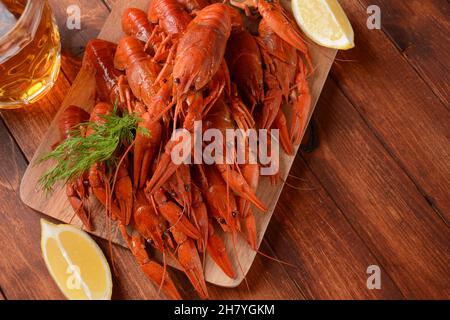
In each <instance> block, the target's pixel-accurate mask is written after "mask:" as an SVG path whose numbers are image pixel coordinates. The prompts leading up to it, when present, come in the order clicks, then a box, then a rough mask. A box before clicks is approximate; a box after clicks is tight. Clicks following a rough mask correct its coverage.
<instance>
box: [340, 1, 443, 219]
mask: <svg viewBox="0 0 450 320" xmlns="http://www.w3.org/2000/svg"><path fill="white" fill-rule="evenodd" d="M341 4H342V5H343V7H344V9H345V10H346V12H347V13H348V15H349V18H350V20H351V21H352V23H353V27H354V29H355V37H356V48H355V49H354V50H350V51H348V52H342V53H341V54H340V58H343V59H345V60H352V61H354V62H340V63H339V64H338V65H337V66H336V67H335V68H333V70H332V76H333V78H334V79H336V82H337V83H338V86H339V87H340V88H341V89H342V90H343V92H344V94H345V95H346V96H347V97H348V98H349V99H350V101H351V103H352V104H353V105H354V106H355V108H356V110H357V111H358V112H359V114H360V115H361V116H362V117H363V118H364V121H366V122H367V125H368V126H369V127H370V128H371V130H373V132H374V134H375V135H376V136H377V138H378V139H379V140H380V141H381V142H382V144H383V145H384V147H385V148H386V149H387V150H388V151H389V153H390V154H391V155H392V156H393V157H394V158H395V159H396V161H398V163H399V164H400V165H401V167H403V168H404V169H405V170H406V172H407V173H408V175H409V176H410V178H411V179H412V180H413V181H414V183H415V184H416V185H417V188H418V189H419V190H420V192H421V193H423V195H424V196H425V197H426V198H427V200H428V201H429V202H430V203H431V204H432V205H433V206H434V207H435V208H436V211H437V212H438V214H440V215H442V216H443V217H444V219H446V220H447V221H448V220H449V218H450V193H449V191H448V189H449V188H448V181H449V177H450V139H449V137H450V126H449V125H448V124H449V123H450V113H449V111H448V109H446V108H445V106H444V105H443V104H442V102H441V101H440V100H439V99H438V98H437V97H436V96H435V95H434V94H433V92H432V91H431V90H430V88H429V87H428V86H427V84H426V83H425V82H424V81H423V80H422V79H421V78H420V77H418V76H417V73H416V71H415V70H414V69H413V68H412V67H411V65H410V64H409V63H408V62H407V61H406V60H405V58H404V57H403V56H402V55H401V54H400V53H399V52H398V50H397V48H396V47H395V46H394V45H393V44H392V42H391V41H390V40H389V39H388V37H387V36H386V35H385V34H384V33H383V32H382V31H377V30H368V29H367V26H366V19H367V14H366V8H365V7H364V6H362V5H361V4H360V3H358V2H355V1H351V0H344V1H341ZM346 123H347V124H348V125H350V124H351V123H350V122H349V121H346Z"/></svg>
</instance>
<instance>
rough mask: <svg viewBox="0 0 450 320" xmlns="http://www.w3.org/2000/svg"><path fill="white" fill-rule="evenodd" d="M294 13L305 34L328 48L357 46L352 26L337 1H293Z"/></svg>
mask: <svg viewBox="0 0 450 320" xmlns="http://www.w3.org/2000/svg"><path fill="white" fill-rule="evenodd" d="M291 6H292V12H293V14H294V17H295V20H296V21H297V23H298V25H299V26H300V28H301V29H302V30H303V32H304V33H305V34H306V35H307V36H308V37H309V38H310V39H311V40H313V41H314V42H316V43H317V44H319V45H322V46H324V47H328V48H334V49H341V50H347V49H351V48H353V47H354V46H355V43H354V33H353V29H352V25H351V24H350V21H349V20H348V18H347V15H346V14H345V12H344V10H343V9H342V7H341V5H340V4H339V2H338V1H337V0H292V2H291Z"/></svg>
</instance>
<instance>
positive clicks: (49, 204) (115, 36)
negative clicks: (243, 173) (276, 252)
mask: <svg viewBox="0 0 450 320" xmlns="http://www.w3.org/2000/svg"><path fill="white" fill-rule="evenodd" d="M149 2H150V1H149V0H132V1H125V0H120V1H116V4H115V6H114V8H113V10H112V12H111V14H110V16H109V17H108V19H107V20H106V22H105V25H104V27H103V29H102V31H101V32H100V35H99V38H101V39H105V40H109V41H112V42H117V41H118V40H119V39H120V38H121V36H122V35H123V33H122V30H121V24H120V20H121V15H122V12H123V10H124V9H125V8H127V7H136V8H141V9H144V10H146V9H147V7H148V4H149ZM309 49H310V54H311V57H312V60H313V62H314V65H315V70H314V73H313V74H312V75H311V76H310V77H309V79H308V82H309V84H310V90H311V96H312V103H313V105H314V106H315V104H316V103H317V100H318V98H319V95H320V93H321V91H322V88H323V85H324V83H325V80H326V78H327V76H328V73H329V70H330V68H331V65H332V64H333V61H334V58H335V56H336V52H337V51H336V50H333V49H327V48H323V47H320V46H317V45H313V44H310V45H309ZM94 96H95V77H94V75H93V74H92V71H90V70H87V69H84V68H82V69H81V71H80V72H79V74H78V76H77V78H76V79H75V81H74V83H73V85H72V87H71V89H70V91H69V92H68V93H67V97H66V98H65V100H64V102H63V103H62V105H61V109H60V110H59V112H58V114H57V115H56V117H55V119H54V120H53V122H52V124H51V125H50V128H49V129H48V131H47V133H46V134H45V136H44V137H43V139H42V143H41V145H40V146H39V148H38V149H37V151H36V153H35V155H34V157H33V159H32V161H31V163H30V165H29V166H28V168H27V171H26V172H25V175H24V177H23V179H22V183H21V187H20V196H21V199H22V201H23V202H24V203H25V204H26V205H28V206H29V207H31V208H33V209H34V210H37V211H40V212H42V213H44V214H46V215H49V216H51V217H53V218H56V219H58V220H60V221H62V222H64V223H70V224H72V225H75V226H78V227H81V228H82V224H81V222H80V220H79V219H78V217H77V216H76V215H75V214H74V212H73V210H72V208H71V207H70V205H69V203H68V200H67V197H66V195H65V189H64V188H63V186H62V185H59V186H56V187H55V189H54V192H53V193H52V194H45V193H44V192H43V191H42V190H40V188H39V186H38V179H39V177H40V176H41V175H42V173H43V172H45V171H47V170H48V169H49V168H50V167H51V166H52V163H49V162H47V163H43V164H37V159H40V158H41V157H42V155H44V154H46V153H48V152H49V151H50V150H51V147H52V145H54V144H55V143H56V142H57V141H58V139H59V133H58V126H57V123H58V119H59V116H60V115H61V113H62V112H63V111H64V110H65V108H66V107H67V106H69V105H77V106H80V107H83V108H84V109H86V110H87V111H90V110H92V108H93V106H94ZM310 116H311V115H310ZM293 161H294V157H290V156H287V155H285V154H284V153H282V152H281V159H280V166H281V170H282V171H281V172H282V176H283V181H285V180H286V178H287V176H288V174H289V170H290V168H291V165H292V163H293ZM282 189H283V184H280V185H278V186H275V187H274V186H272V185H271V184H270V181H269V179H268V178H262V179H261V182H260V186H259V188H258V195H259V197H260V199H263V201H264V202H265V203H266V204H267V206H268V208H269V211H268V212H267V213H265V214H262V213H260V212H255V216H256V224H257V230H258V243H261V241H262V238H263V236H264V233H265V231H266V229H267V226H268V224H269V222H270V219H271V217H272V214H273V212H274V209H275V206H276V204H277V201H278V198H279V196H280V194H281V191H282ZM91 198H93V197H91ZM91 201H92V203H91V205H90V207H92V212H91V214H92V218H93V223H94V226H95V227H96V230H95V231H94V232H93V234H95V235H97V236H99V237H101V238H104V239H111V240H112V241H113V242H114V243H117V244H120V245H122V246H126V245H125V242H124V241H123V239H122V238H121V236H120V234H119V233H118V230H117V226H115V225H114V224H111V223H110V222H109V220H106V219H105V213H104V209H103V208H102V207H101V206H100V205H99V204H98V202H97V201H96V200H95V199H93V200H91ZM297 214H301V213H297ZM223 237H224V238H225V242H226V245H227V248H228V252H229V253H230V256H231V257H232V261H233V264H234V269H235V271H236V273H237V278H236V279H230V278H229V277H227V276H226V275H225V274H224V273H223V272H222V271H221V270H220V268H218V267H217V266H216V265H215V264H214V262H213V261H212V260H211V258H210V257H206V263H205V277H206V280H207V281H208V282H210V283H213V284H216V285H219V286H224V287H235V286H238V285H239V284H240V283H241V282H242V280H243V279H244V277H245V275H246V274H247V272H248V271H249V269H250V267H251V265H252V263H253V260H254V258H255V256H256V252H254V251H253V250H251V249H250V247H249V246H248V245H247V244H246V242H245V241H244V240H243V239H238V241H237V242H236V251H234V249H233V245H232V241H231V238H230V237H228V236H227V235H223ZM236 255H237V256H238V257H239V263H238V261H237V260H236V258H235V257H236ZM157 259H158V257H157ZM170 264H172V265H174V266H175V267H176V264H174V263H173V262H171V263H170Z"/></svg>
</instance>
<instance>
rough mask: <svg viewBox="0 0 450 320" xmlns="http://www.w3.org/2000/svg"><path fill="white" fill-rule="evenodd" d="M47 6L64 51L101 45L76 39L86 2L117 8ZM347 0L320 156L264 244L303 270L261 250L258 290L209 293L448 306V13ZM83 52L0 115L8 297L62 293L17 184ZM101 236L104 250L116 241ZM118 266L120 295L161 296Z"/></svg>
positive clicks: (118, 254) (299, 165)
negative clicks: (47, 87)
mask: <svg viewBox="0 0 450 320" xmlns="http://www.w3.org/2000/svg"><path fill="white" fill-rule="evenodd" d="M50 2H51V4H52V7H53V8H54V10H55V12H57V14H58V16H57V19H58V21H59V22H60V23H59V24H60V32H61V34H62V38H63V39H65V41H66V42H65V43H76V42H75V36H76V35H77V34H80V37H79V38H82V35H84V34H86V35H87V34H91V35H92V36H95V35H96V32H97V31H98V30H100V29H101V26H102V24H103V23H104V21H100V20H101V19H97V18H96V17H92V18H90V21H97V22H96V23H98V25H95V26H94V25H92V23H91V26H90V28H89V29H87V28H85V25H82V30H80V31H70V30H67V29H66V28H65V24H64V21H65V18H66V15H65V10H66V8H67V6H68V5H70V4H73V3H76V2H78V3H79V5H80V8H81V9H82V12H83V11H84V14H86V15H89V14H90V13H89V11H88V10H85V8H93V7H95V8H97V9H96V10H95V11H93V12H97V13H99V12H103V13H102V15H103V17H106V16H107V14H108V13H107V12H108V11H109V9H110V8H111V6H112V5H113V2H114V1H111V0H105V1H100V0H89V1H88V0H82V1H73V0H62V1H61V0H58V1H56V0H50ZM340 3H341V4H342V5H343V7H344V9H345V10H346V12H347V14H348V16H349V18H350V20H351V22H352V24H353V26H354V28H355V32H356V43H357V48H356V49H353V50H350V51H348V52H341V53H340V55H339V57H338V58H339V59H338V61H337V62H336V63H335V65H334V67H333V69H332V77H331V80H328V82H327V83H326V85H325V87H324V91H323V94H322V96H321V99H320V100H319V103H318V105H317V108H316V115H315V117H314V120H315V123H316V124H317V128H318V131H319V142H320V143H319V147H318V148H317V149H316V150H315V151H313V152H312V153H309V154H306V153H301V154H299V155H298V156H297V158H296V160H295V162H294V165H293V168H292V170H291V175H292V176H290V177H289V178H288V180H287V183H288V184H289V185H290V186H286V187H285V189H284V190H283V193H282V195H281V198H280V201H279V202H278V206H277V208H276V209H275V213H274V217H273V219H272V221H271V223H270V225H269V227H268V229H267V231H266V235H265V238H264V240H263V242H262V246H261V248H260V250H261V251H262V252H263V253H266V254H268V255H270V256H272V257H274V258H277V259H280V260H283V261H287V262H290V263H292V264H294V265H295V266H296V267H288V266H285V265H282V264H279V263H277V262H274V261H272V260H270V259H267V258H264V257H263V256H261V255H257V257H256V259H255V262H254V264H253V266H252V269H251V270H250V272H249V273H248V275H247V279H246V280H247V282H248V285H249V288H250V290H248V289H247V287H246V285H245V284H241V285H240V286H239V287H237V288H235V289H223V288H219V287H214V286H210V287H209V290H210V293H211V296H212V298H216V299H220V298H223V299H231V298H234V299H270V298H274V299H327V298H331V299H338V298H355V299H365V298H369V299H376V298H384V299H396V298H415V299H424V298H445V299H448V298H450V294H449V292H450V276H449V275H448V272H446V269H448V261H449V256H448V249H449V247H450V241H449V239H450V234H449V228H448V216H449V214H450V210H449V208H450V201H449V197H450V193H449V191H448V190H449V181H450V174H449V172H450V171H449V164H450V161H449V158H448V154H449V145H450V144H449V141H448V139H449V136H450V134H449V131H448V130H449V125H448V123H449V122H448V120H447V119H448V117H449V109H450V106H449V98H448V93H449V92H450V91H449V90H448V85H449V80H448V69H449V64H448V61H449V59H448V55H449V53H448V48H447V47H448V45H446V43H448V35H449V34H450V33H449V30H448V29H449V26H448V18H447V17H448V11H449V4H448V2H446V1H445V0H429V1H420V0H411V1H388V0H375V1H366V0H358V1H353V0H341V1H340ZM369 4H378V5H379V6H380V7H381V8H382V30H368V29H367V28H366V27H365V23H366V19H367V14H366V9H367V6H368V5H369ZM58 8H59V9H58ZM94 34H95V35H94ZM446 37H447V38H446ZM85 39H86V40H87V39H88V37H85ZM446 39H447V40H446ZM84 44H85V41H83V40H79V42H78V45H79V46H80V47H83V46H84ZM76 47H77V46H76V45H73V46H71V47H66V46H64V49H65V50H64V59H63V61H64V63H63V73H62V75H61V76H60V78H59V79H58V84H57V86H56V87H55V88H54V89H53V90H52V92H51V94H49V95H48V96H47V97H46V98H45V99H44V100H42V101H40V102H39V103H38V104H36V105H33V106H31V107H29V108H26V109H22V110H14V111H3V112H1V117H2V123H0V139H1V144H0V151H1V152H0V159H1V160H2V167H1V168H0V190H1V191H0V214H1V215H0V222H1V223H0V244H1V245H2V248H3V253H4V254H3V255H2V256H1V257H0V270H2V272H1V273H0V288H1V290H2V293H3V296H4V297H5V298H6V299H60V298H62V295H61V294H60V293H59V291H58V289H57V287H56V285H55V284H54V283H53V282H52V280H51V279H50V276H49V275H48V273H47V271H46V269H45V265H44V262H43V260H42V258H41V256H40V249H39V237H40V230H39V219H40V218H41V217H42V215H40V214H39V213H37V212H32V210H31V209H29V208H27V207H26V206H24V205H23V204H21V202H20V200H19V196H18V186H19V182H20V179H21V177H22V175H23V173H24V170H25V168H26V166H27V163H28V161H30V160H31V157H32V155H33V154H34V152H35V151H36V149H37V147H38V145H39V143H40V140H41V139H42V136H43V134H44V133H45V131H46V130H47V128H48V126H49V125H50V123H51V120H52V119H53V117H54V115H55V114H56V112H57V110H58V108H59V106H60V104H61V102H62V101H63V99H64V97H65V95H66V93H67V91H68V89H69V87H70V84H71V83H72V82H73V79H74V78H75V75H76V73H77V71H78V69H79V62H78V61H77V60H75V59H74V58H73V57H76V56H77V53H80V51H77V50H75V51H71V50H72V48H76ZM81 52H82V51H81ZM96 240H97V242H98V243H99V244H100V246H101V247H102V248H103V249H104V250H105V252H108V244H107V242H106V241H103V240H101V239H97V238H96ZM108 258H109V259H110V257H109V255H108ZM113 258H114V261H115V265H116V269H117V273H115V274H114V286H115V288H114V295H113V298H115V299H158V298H160V297H159V296H158V295H157V292H156V291H155V289H154V287H153V286H152V285H151V284H150V283H149V281H147V280H146V279H145V277H144V276H143V275H142V273H141V272H140V271H139V269H138V267H137V265H136V264H135V262H134V259H133V257H132V256H131V254H130V253H129V252H128V250H125V249H123V248H121V247H119V246H114V253H113ZM110 261H111V259H110ZM369 265H378V266H380V268H381V270H382V271H381V272H382V286H381V289H380V290H369V289H368V288H367V287H366V283H365V282H366V279H367V277H368V275H367V274H366V269H367V267H368V266H369ZM175 277H176V281H177V283H179V285H180V287H181V291H182V294H183V296H184V297H185V298H195V297H196V295H195V293H194V292H193V290H192V289H191V287H190V285H189V283H188V282H187V281H186V279H185V277H184V276H183V275H182V274H181V273H179V272H175Z"/></svg>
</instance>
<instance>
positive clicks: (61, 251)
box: [41, 219, 112, 300]
mask: <svg viewBox="0 0 450 320" xmlns="http://www.w3.org/2000/svg"><path fill="white" fill-rule="evenodd" d="M41 250H42V254H43V256H44V260H45V264H46V265H47V268H48V270H49V272H50V274H51V276H52V277H53V279H54V280H55V282H56V283H57V284H58V287H59V289H60V290H61V291H62V292H63V293H64V295H65V296H66V297H67V298H68V299H70V300H110V299H111V294H112V280H111V271H110V269H109V265H108V262H107V261H106V259H105V256H104V255H103V253H102V251H101V249H100V248H99V246H98V245H97V244H96V243H95V242H94V240H92V238H91V237H90V236H89V235H88V234H87V233H86V232H84V231H82V230H80V229H78V228H75V227H73V226H70V225H56V224H53V223H50V222H48V221H46V220H44V219H41Z"/></svg>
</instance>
